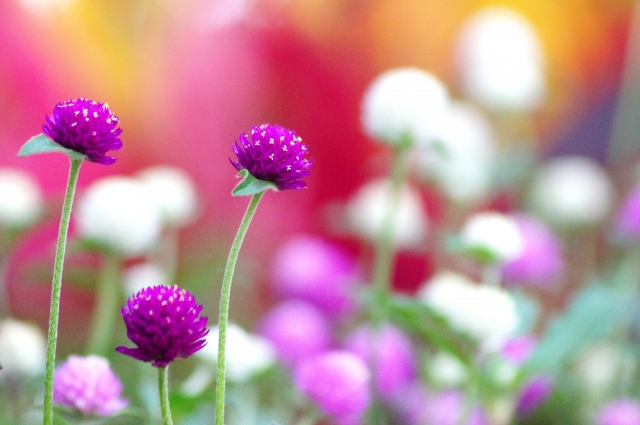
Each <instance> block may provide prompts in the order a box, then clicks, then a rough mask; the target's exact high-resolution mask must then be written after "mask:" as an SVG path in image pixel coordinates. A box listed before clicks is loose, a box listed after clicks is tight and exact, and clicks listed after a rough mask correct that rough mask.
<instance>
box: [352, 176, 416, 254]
mask: <svg viewBox="0 0 640 425" xmlns="http://www.w3.org/2000/svg"><path fill="white" fill-rule="evenodd" d="M388 203H389V182H388V181H387V180H385V179H380V180H374V181H371V182H369V183H367V184H366V185H364V186H363V187H361V188H360V190H359V191H358V192H357V193H356V195H355V196H354V197H353V198H352V199H351V200H350V201H349V204H348V205H347V220H348V222H349V226H350V227H351V229H352V230H353V232H354V233H356V234H357V235H360V236H361V237H364V238H365V239H368V240H370V241H372V242H374V243H375V242H377V241H378V238H379V235H380V232H381V230H382V224H383V221H384V216H385V214H386V210H387V206H388ZM426 234H427V217H426V213H425V211H424V207H423V205H422V200H421V199H420V195H419V194H418V193H417V192H416V191H415V190H413V189H412V188H410V187H409V186H405V187H404V188H403V189H402V191H401V193H400V199H399V202H398V208H397V211H396V217H395V226H394V232H393V240H394V242H395V244H396V246H398V247H414V246H416V245H419V244H420V243H421V242H423V241H424V238H425V236H426Z"/></svg>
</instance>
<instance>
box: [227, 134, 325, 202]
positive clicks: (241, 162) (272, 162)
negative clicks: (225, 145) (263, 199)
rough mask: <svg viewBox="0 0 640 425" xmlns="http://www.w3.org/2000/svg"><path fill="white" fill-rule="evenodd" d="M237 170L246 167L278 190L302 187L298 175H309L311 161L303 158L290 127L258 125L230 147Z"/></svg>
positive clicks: (299, 142)
mask: <svg viewBox="0 0 640 425" xmlns="http://www.w3.org/2000/svg"><path fill="white" fill-rule="evenodd" d="M232 149H233V153H235V154H236V156H237V157H238V162H233V161H232V160H231V159H229V161H231V164H232V165H233V166H234V167H236V169H237V170H238V171H241V170H247V171H248V172H249V173H250V174H251V175H252V176H253V177H255V178H256V179H258V180H264V181H267V182H271V183H273V184H275V186H276V188H277V189H278V190H285V189H302V188H304V187H306V186H307V184H306V183H305V182H304V181H302V178H304V177H306V176H308V175H309V174H310V171H309V167H311V165H312V164H313V160H311V159H305V155H306V154H307V146H306V145H304V144H303V143H302V138H300V137H298V136H296V133H295V132H293V131H292V130H288V129H286V128H284V127H282V126H280V125H271V124H262V125H260V126H254V127H251V130H250V131H249V134H248V135H247V134H242V135H241V136H240V137H239V139H238V141H236V143H235V144H234V145H233V146H232Z"/></svg>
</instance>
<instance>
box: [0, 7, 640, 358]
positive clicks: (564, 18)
mask: <svg viewBox="0 0 640 425" xmlns="http://www.w3.org/2000/svg"><path fill="white" fill-rule="evenodd" d="M492 5H503V6H508V7H510V8H512V9H513V10H515V11H517V12H519V13H520V14H521V15H522V17H524V18H525V19H526V20H527V21H528V22H529V23H530V24H531V26H532V27H533V29H534V30H535V32H536V33H537V36H538V38H539V42H540V47H541V51H542V55H543V63H544V90H543V93H542V94H541V95H540V99H539V102H537V103H536V105H535V107H531V108H529V109H527V111H526V113H519V112H516V113H514V112H509V111H507V112H498V113H496V112H495V111H493V110H490V108H488V107H487V106H486V105H483V104H481V103H480V102H477V105H476V106H477V107H478V108H480V110H483V111H484V112H485V113H486V114H487V115H488V116H490V118H491V120H492V123H493V124H494V125H495V127H494V129H495V132H496V134H497V135H498V136H499V137H497V139H499V140H498V143H503V144H504V143H507V142H504V140H507V139H510V141H509V142H508V144H509V145H508V146H507V148H508V149H506V150H507V151H508V150H510V149H511V150H513V149H515V150H518V143H521V144H522V146H523V147H526V148H527V149H529V148H531V150H532V151H535V155H534V156H535V157H536V158H537V160H546V159H548V158H551V157H554V156H558V155H566V154H572V155H584V156H588V157H591V158H593V159H594V160H596V161H597V162H599V163H600V164H601V165H603V166H604V167H606V169H607V170H608V171H609V173H610V175H611V177H612V178H613V180H614V183H615V184H616V185H617V187H618V188H623V189H622V190H624V188H628V187H630V186H632V185H633V184H632V183H631V182H632V181H635V182H637V181H638V180H637V178H638V175H637V174H638V170H637V169H636V168H635V165H634V163H635V160H636V159H637V153H638V152H637V149H636V148H637V146H638V136H637V135H638V134H640V133H638V132H634V129H636V126H638V123H637V121H640V120H638V119H637V117H635V113H636V111H637V110H638V108H637V107H636V106H634V105H638V104H639V103H634V101H635V99H634V93H635V92H636V91H635V90H634V79H633V77H634V76H640V69H637V68H638V66H639V64H640V62H638V59H640V57H638V54H640V50H637V49H636V50H633V49H632V48H631V47H633V46H634V44H633V37H634V31H632V28H633V20H634V13H635V14H638V13H639V12H637V11H636V12H634V6H635V3H634V2H633V1H631V0H574V1H571V2H565V1H556V0H538V1H533V2H532V1H526V0H513V1H501V2H498V1H484V0H450V1H446V2H444V1H440V0H2V1H0V166H2V167H14V168H19V169H23V170H26V171H29V172H30V173H32V174H33V175H34V176H35V177H36V179H37V181H38V183H39V184H40V185H41V187H42V190H43V193H44V196H45V200H46V205H47V207H46V211H47V213H46V214H45V217H44V219H43V220H41V221H40V222H39V223H38V224H37V225H36V226H35V227H34V228H31V229H29V230H28V231H27V232H26V233H25V234H24V235H22V236H21V238H20V239H19V241H18V242H17V243H16V246H15V247H14V248H13V250H12V252H11V254H10V256H9V257H8V259H7V276H8V291H9V293H10V299H11V306H12V313H13V316H15V317H16V318H19V319H23V320H28V321H31V322H35V323H38V324H39V325H40V326H41V327H42V328H43V329H46V323H47V318H48V304H49V296H50V287H49V282H50V267H51V264H52V262H53V253H54V243H55V237H56V232H57V226H58V214H59V210H60V206H61V203H62V196H63V194H64V187H65V183H66V178H67V159H66V158H65V157H64V156H62V155H42V156H34V157H29V158H18V157H17V156H16V153H17V152H18V150H19V148H20V146H21V145H22V144H23V143H24V142H25V141H26V140H27V139H28V138H29V137H31V136H33V135H35V134H37V133H39V132H41V126H42V124H43V122H44V119H45V116H46V114H48V113H50V111H51V110H52V108H53V107H54V105H55V104H56V103H57V102H59V101H62V100H66V99H70V98H75V97H87V98H90V99H95V100H98V101H101V102H106V103H108V104H109V106H110V108H111V110H112V111H113V112H114V113H115V114H116V115H118V116H119V117H120V121H121V127H122V128H123V129H124V132H123V134H122V139H123V141H124V147H123V149H122V150H120V151H119V152H116V153H115V155H114V156H116V157H117V158H118V162H117V163H116V164H115V165H113V166H110V167H104V166H101V165H98V164H93V163H86V164H85V165H84V166H83V169H82V171H81V173H80V180H79V193H82V191H83V189H84V188H86V187H87V186H89V185H90V184H91V183H92V182H93V181H95V180H97V179H99V178H102V177H105V176H108V175H112V174H113V175H115V174H118V175H133V174H135V173H136V172H138V171H139V170H141V169H144V168H145V167H148V166H152V165H157V164H168V165H172V166H176V167H179V168H181V169H182V170H184V171H186V172H187V173H188V175H189V176H191V178H192V179H193V181H194V182H195V185H196V187H197V192H198V215H197V219H196V220H195V221H194V222H193V223H191V224H190V225H188V226H186V227H184V228H183V229H182V230H181V231H180V233H179V239H178V240H179V258H178V263H177V279H176V282H177V283H179V284H181V285H184V286H185V287H188V288H190V289H192V290H193V291H194V292H195V293H196V294H198V295H199V297H200V298H199V301H200V302H202V303H203V304H205V312H206V313H208V314H209V316H211V317H215V316H216V314H217V300H218V295H217V291H218V288H219V284H220V281H221V279H222V268H223V267H224V261H225V258H226V255H227V252H228V247H229V246H230V243H231V240H232V238H233V235H234V234H235V229H236V228H237V225H238V223H239V221H240V218H241V216H242V213H243V211H244V209H245V208H246V203H247V199H245V198H233V197H231V196H230V191H231V189H232V188H233V186H234V185H235V183H236V178H235V175H236V172H235V170H234V169H233V167H232V166H231V165H230V164H229V160H228V158H229V157H230V156H232V152H231V144H232V143H233V142H234V141H235V140H236V139H237V137H238V136H239V135H240V134H241V133H243V132H246V131H248V130H249V128H250V127H251V126H252V125H255V124H259V123H263V122H270V123H278V124H281V125H283V126H285V127H288V128H291V129H294V130H295V131H296V132H297V134H298V135H300V136H301V137H302V138H303V140H304V142H305V143H306V144H307V145H308V146H309V152H310V156H311V157H312V158H313V159H314V160H315V164H314V166H313V168H312V173H311V176H310V177H309V178H307V179H306V181H307V184H308V188H307V189H305V190H303V191H285V192H281V193H278V194H277V196H276V195H275V194H273V193H269V194H268V195H267V196H266V197H265V199H264V201H263V203H262V205H261V207H260V209H259V211H258V214H257V216H256V218H255V220H254V223H253V225H252V227H251V229H250V231H249V234H248V236H247V241H246V243H245V245H244V247H243V252H242V254H241V260H240V265H239V267H240V268H239V270H238V286H237V287H236V289H234V291H236V290H237V292H234V294H233V295H232V298H233V300H234V301H233V302H234V303H235V304H233V306H234V307H233V308H232V318H233V319H234V320H235V321H237V322H239V323H241V324H244V325H245V326H248V327H251V326H252V325H253V324H254V323H255V322H256V320H257V318H258V317H259V316H260V314H261V313H263V312H264V311H265V310H266V309H267V308H268V307H269V305H270V304H271V302H272V295H271V293H270V290H269V289H268V286H267V284H266V283H265V282H266V280H267V278H266V274H267V271H268V270H267V268H268V266H267V265H268V262H269V260H270V259H271V258H272V256H273V252H274V251H275V250H276V248H277V247H278V246H279V244H281V243H282V241H283V240H285V239H286V238H287V237H288V236H291V235H295V234H298V233H302V232H305V233H313V234H317V235H320V236H323V237H325V238H327V239H332V240H333V241H334V242H335V243H337V244H338V245H340V246H341V247H342V248H344V249H345V250H347V251H348V252H351V253H352V254H354V255H356V256H362V255H364V256H365V257H366V255H367V252H368V251H367V249H368V248H367V247H363V246H362V244H360V243H359V241H358V239H357V238H354V237H353V236H349V235H348V234H347V232H345V229H344V225H343V224H340V223H341V218H342V217H343V215H344V211H343V206H344V204H345V203H346V202H347V201H348V200H349V199H350V198H351V197H352V196H353V195H354V193H355V192H356V191H357V190H358V189H359V188H360V187H361V186H362V185H363V184H364V183H365V182H367V181H369V180H370V179H372V178H375V177H379V176H384V175H385V174H386V173H387V172H388V167H389V158H390V152H389V151H388V149H387V148H386V147H385V146H382V145H380V144H378V143H376V142H375V141H374V140H372V139H371V138H370V137H368V136H367V135H366V134H365V133H364V132H363V130H362V124H361V120H360V105H361V102H362V96H363V93H364V92H365V90H366V88H367V87H368V85H369V84H370V83H371V81H372V80H373V79H374V78H375V77H376V76H377V75H379V74H380V73H382V72H384V71H386V70H388V69H392V68H397V67H406V66H415V67H419V68H422V69H424V70H427V71H429V72H430V73H432V74H433V75H435V76H436V77H438V78H439V79H440V80H441V81H442V82H443V83H444V84H445V85H446V86H447V88H448V90H449V93H450V95H451V97H452V98H454V99H455V98H462V97H466V93H465V90H464V87H463V83H462V77H461V70H460V68H459V66H458V65H459V57H457V54H458V53H457V52H458V48H457V45H458V42H459V37H460V34H461V31H462V28H463V25H464V24H465V22H467V20H468V19H469V18H470V17H471V16H472V15H473V14H475V13H476V12H477V11H478V10H480V9H482V8H483V7H485V6H492ZM630 40H632V41H631V42H630ZM638 42H640V40H638ZM636 47H637V46H636ZM628 51H629V52H630V53H627V52H628ZM500 140H502V141H500ZM532 146H533V148H532ZM502 147H503V148H504V147H505V146H504V145H503V146H502ZM511 158H512V159H511V161H512V162H511V163H510V165H511V166H512V167H513V168H515V169H517V168H518V167H519V166H520V165H522V167H525V166H526V165H527V164H525V163H524V162H523V164H518V163H517V161H516V162H513V161H514V160H513V158H514V157H511ZM634 179H635V180H634ZM503 189H504V190H502V189H499V190H494V191H492V193H491V195H490V196H486V197H484V198H483V199H482V200H481V201H480V202H477V203H475V204H474V205H473V207H472V208H471V209H472V210H482V209H488V208H490V209H497V210H501V211H510V210H512V209H514V207H515V206H516V205H518V202H519V201H520V199H519V198H518V195H516V194H514V191H512V190H511V189H510V188H509V186H508V185H505V186H504V187H503ZM420 196H421V200H422V202H423V204H424V207H425V209H426V212H427V216H428V217H429V220H430V221H433V222H438V220H439V219H441V218H442V217H443V215H444V214H445V204H446V201H445V199H444V197H443V195H442V194H441V193H439V192H438V191H437V190H434V189H433V188H432V187H428V186H427V187H425V188H423V189H422V190H421V193H420ZM73 235H74V228H73V226H72V229H71V239H73V238H74V236H73ZM438 261H440V260H439V258H438V253H437V252H433V250H432V249H431V248H430V247H423V248H420V249H417V250H409V251H408V252H401V253H400V254H399V257H398V263H397V266H396V272H395V278H394V280H395V283H394V284H395V286H396V288H397V290H398V291H400V292H406V293H412V292H414V291H415V290H416V288H417V287H418V286H419V285H420V284H422V283H423V282H424V281H425V279H428V278H429V277H430V276H431V275H432V274H433V273H434V271H435V269H436V268H439V267H440V265H439V264H438ZM87 264H88V266H87ZM96 264H97V259H96V258H93V257H91V255H87V254H86V253H83V252H81V250H75V251H74V246H73V244H72V245H71V247H70V254H69V260H68V268H66V269H65V273H66V279H67V280H69V281H70V282H71V284H67V285H66V286H65V287H64V288H63V301H62V316H61V320H62V322H61V327H60V334H61V338H62V342H61V344H60V350H61V351H60V353H61V354H60V356H65V355H66V354H68V353H71V352H74V350H77V348H78V347H81V346H82V344H83V340H84V338H85V336H86V332H87V331H88V323H87V320H84V319H86V318H88V317H89V316H90V314H91V310H92V305H93V304H92V303H93V292H92V289H91V284H90V283H89V284H87V283H86V281H91V278H90V277H91V276H93V275H92V274H91V273H93V272H92V271H91V270H92V265H93V266H95V265H96ZM87 270H89V271H87ZM87 273H88V274H87ZM74 276H75V277H74ZM86 276H90V277H89V278H87V277H86ZM83 282H84V283H83ZM243 282H257V283H256V284H255V285H252V286H251V287H247V286H246V285H245V286H243ZM73 283H76V284H75V285H74V284H73ZM243 294H250V295H251V296H244V295H243ZM545 297H546V298H545ZM543 299H546V302H547V303H549V304H550V305H552V306H553V305H559V306H561V305H562V303H563V300H564V298H563V296H562V291H560V292H559V293H554V294H553V295H552V296H549V295H548V294H547V295H543Z"/></svg>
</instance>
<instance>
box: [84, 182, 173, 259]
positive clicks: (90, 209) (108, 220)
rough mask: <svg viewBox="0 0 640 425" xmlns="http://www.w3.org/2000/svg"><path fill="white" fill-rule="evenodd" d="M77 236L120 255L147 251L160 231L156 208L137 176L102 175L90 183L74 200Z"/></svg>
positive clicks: (139, 253)
mask: <svg viewBox="0 0 640 425" xmlns="http://www.w3.org/2000/svg"><path fill="white" fill-rule="evenodd" d="M75 220H76V223H77V225H78V227H77V229H78V233H79V234H80V236H81V237H82V238H83V239H85V240H89V241H91V242H94V243H97V244H99V245H101V246H104V247H105V248H106V249H109V250H112V251H114V252H115V253H117V254H119V255H123V256H137V255H142V254H144V253H146V252H148V251H149V250H150V249H151V248H153V247H154V245H155V244H156V242H157V240H158V237H159V236H160V232H161V230H162V221H161V216H160V211H159V209H158V207H157V204H156V203H155V201H154V199H153V198H152V197H151V196H150V195H149V192H148V191H147V190H146V187H145V186H144V185H143V184H142V183H140V181H139V180H137V179H132V178H128V177H118V176H116V177H106V178H103V179H101V180H98V181H96V182H94V183H93V184H92V185H91V186H90V187H89V188H87V190H86V191H85V193H84V194H83V196H82V197H81V198H80V200H79V202H78V208H77V210H76V214H75Z"/></svg>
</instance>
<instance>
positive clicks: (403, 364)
mask: <svg viewBox="0 0 640 425" xmlns="http://www.w3.org/2000/svg"><path fill="white" fill-rule="evenodd" d="M345 348H346V349H347V350H348V351H350V352H352V353H354V354H356V355H357V356H358V357H360V358H361V359H362V360H363V361H364V362H365V363H366V364H368V365H369V366H370V367H371V368H372V371H373V373H374V382H375V385H376V390H377V392H378V394H379V395H380V397H381V398H382V399H384V400H389V399H391V398H392V397H393V396H394V395H396V394H397V393H399V392H402V391H403V390H404V389H405V387H406V386H407V385H408V384H409V383H410V382H412V381H413V380H414V379H415V376H416V369H417V360H416V355H415V353H414V348H413V344H412V342H411V340H410V339H409V337H408V336H407V335H406V334H405V333H404V332H402V331H401V330H400V329H398V328H396V327H395V326H392V325H390V324H385V325H384V326H383V327H381V328H379V329H377V328H372V327H370V326H366V325H365V326H362V327H360V328H358V329H357V330H356V331H355V332H354V333H352V334H351V335H350V336H349V337H348V338H347V342H346V344H345ZM374 365H375V366H374Z"/></svg>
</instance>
